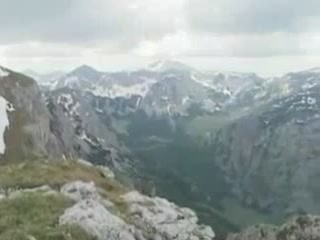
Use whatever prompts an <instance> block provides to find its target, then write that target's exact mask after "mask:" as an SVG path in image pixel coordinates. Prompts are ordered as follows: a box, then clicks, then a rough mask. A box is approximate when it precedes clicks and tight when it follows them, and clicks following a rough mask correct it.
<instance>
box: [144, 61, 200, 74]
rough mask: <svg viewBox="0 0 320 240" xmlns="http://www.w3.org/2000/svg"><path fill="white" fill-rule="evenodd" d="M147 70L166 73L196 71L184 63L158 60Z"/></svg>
mask: <svg viewBox="0 0 320 240" xmlns="http://www.w3.org/2000/svg"><path fill="white" fill-rule="evenodd" d="M147 70H149V71H152V72H166V71H172V70H176V71H193V70H194V69H193V68H192V67H190V66H188V65H186V64H184V63H181V62H178V61H173V60H158V61H156V62H153V63H151V64H150V65H149V66H148V67H147Z"/></svg>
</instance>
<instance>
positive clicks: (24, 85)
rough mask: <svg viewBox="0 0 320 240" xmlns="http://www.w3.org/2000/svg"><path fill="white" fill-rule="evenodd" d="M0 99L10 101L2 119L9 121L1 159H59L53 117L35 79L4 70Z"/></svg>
mask: <svg viewBox="0 0 320 240" xmlns="http://www.w3.org/2000/svg"><path fill="white" fill-rule="evenodd" d="M0 69H1V72H2V74H1V75H0V97H1V99H3V102H6V103H5V105H6V107H5V108H6V110H5V111H2V112H1V118H2V119H6V118H7V120H8V122H7V124H6V126H5V128H4V132H3V134H1V135H2V136H0V138H1V139H2V140H3V142H4V145H5V149H3V152H2V154H1V155H0V158H1V159H4V160H9V159H10V161H17V160H22V159H25V158H28V157H30V156H48V155H51V156H59V155H60V150H59V148H58V145H57V139H56V138H55V137H54V136H53V135H52V134H51V132H50V114H49V112H48V110H47V108H46V105H45V103H44V101H43V98H42V96H41V92H40V90H39V88H38V85H37V84H36V83H35V81H33V80H32V79H30V78H28V77H26V76H24V75H21V74H19V73H16V72H13V71H10V70H8V69H5V68H2V67H0Z"/></svg>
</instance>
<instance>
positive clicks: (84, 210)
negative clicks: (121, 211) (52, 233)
mask: <svg viewBox="0 0 320 240" xmlns="http://www.w3.org/2000/svg"><path fill="white" fill-rule="evenodd" d="M60 224H62V225H64V224H74V225H78V226H79V227H81V228H82V229H84V230H85V231H86V232H88V233H89V234H91V235H92V236H95V237H97V239H98V240H135V238H134V235H133V229H132V228H130V226H129V225H128V224H126V223H125V222H124V221H123V220H122V219H120V218H119V217H117V216H115V215H113V214H112V213H110V212H109V211H108V210H107V209H106V208H105V207H104V206H103V205H102V204H100V203H99V202H98V201H95V200H92V199H89V200H83V201H81V202H78V203H77V204H76V205H74V206H73V207H71V208H69V209H67V210H66V211H65V213H64V214H63V216H61V218H60Z"/></svg>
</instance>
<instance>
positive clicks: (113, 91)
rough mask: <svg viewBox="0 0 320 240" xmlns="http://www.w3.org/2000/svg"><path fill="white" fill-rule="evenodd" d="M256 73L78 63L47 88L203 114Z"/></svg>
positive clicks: (166, 64) (158, 110)
mask: <svg viewBox="0 0 320 240" xmlns="http://www.w3.org/2000/svg"><path fill="white" fill-rule="evenodd" d="M261 80H262V79H261V78H259V77H258V76H257V75H255V74H241V73H207V72H201V71H198V70H196V69H194V68H192V67H189V66H187V65H185V64H182V63H179V62H173V61H158V62H155V63H153V64H151V65H150V66H148V67H146V68H144V69H142V70H138V71H132V72H115V73H103V72H100V71H97V70H95V69H93V68H91V67H88V66H81V67H79V68H77V69H76V70H74V71H72V72H71V73H68V74H66V75H65V76H63V77H61V78H60V79H58V80H56V81H55V82H52V85H51V87H50V88H49V89H51V90H53V89H54V90H57V89H61V88H70V89H75V90H81V91H85V92H90V93H92V94H93V95H95V96H97V97H105V98H110V99H116V98H126V99H130V98H135V99H136V103H135V105H136V109H137V110H139V109H141V108H142V109H143V110H144V111H145V112H146V113H147V114H151V115H152V114H156V115H163V114H164V115H188V114H189V110H190V108H194V107H197V108H199V110H200V111H203V112H205V113H214V112H217V111H223V108H224V106H225V105H226V104H228V103H229V102H230V101H231V100H232V99H233V98H234V96H236V95H237V94H238V93H239V92H240V91H241V90H242V89H243V88H245V87H246V86H249V85H250V84H252V83H256V82H259V81H261Z"/></svg>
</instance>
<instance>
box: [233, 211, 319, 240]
mask: <svg viewBox="0 0 320 240" xmlns="http://www.w3.org/2000/svg"><path fill="white" fill-rule="evenodd" d="M318 239H320V217H318V216H312V215H307V216H299V217H294V218H292V219H291V220H289V221H288V222H287V223H285V224H284V225H282V226H281V227H275V226H270V225H258V226H254V227H249V228H248V229H246V230H244V231H242V232H241V233H238V234H231V235H229V236H228V237H227V240H318Z"/></svg>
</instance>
